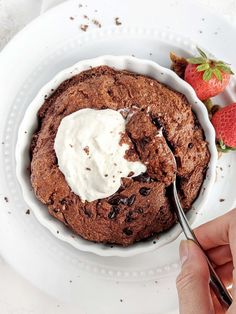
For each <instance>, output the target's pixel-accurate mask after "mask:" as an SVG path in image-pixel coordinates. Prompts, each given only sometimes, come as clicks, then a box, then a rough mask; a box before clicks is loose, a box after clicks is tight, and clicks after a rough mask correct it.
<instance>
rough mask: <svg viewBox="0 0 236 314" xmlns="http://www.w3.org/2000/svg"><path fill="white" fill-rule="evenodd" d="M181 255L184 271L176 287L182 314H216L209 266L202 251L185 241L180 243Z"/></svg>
mask: <svg viewBox="0 0 236 314" xmlns="http://www.w3.org/2000/svg"><path fill="white" fill-rule="evenodd" d="M179 253H180V260H181V264H182V269H181V272H180V274H179V276H178V277H177V280H176V286H177V290H178V296H179V312H180V314H211V313H214V307H213V303H212V299H211V293H210V286H209V280H210V275H209V270H208V265H207V262H206V259H205V256H204V255H203V253H202V251H201V249H200V248H199V247H198V246H197V245H196V244H195V243H194V242H193V241H191V240H187V241H186V240H184V241H181V243H180V248H179Z"/></svg>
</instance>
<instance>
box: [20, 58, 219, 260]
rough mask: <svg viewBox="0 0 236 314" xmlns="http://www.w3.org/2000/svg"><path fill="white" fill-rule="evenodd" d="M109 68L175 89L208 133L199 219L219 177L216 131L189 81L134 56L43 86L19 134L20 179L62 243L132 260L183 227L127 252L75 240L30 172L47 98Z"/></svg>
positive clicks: (92, 63) (79, 67) (196, 207)
mask: <svg viewBox="0 0 236 314" xmlns="http://www.w3.org/2000/svg"><path fill="white" fill-rule="evenodd" d="M101 65H107V66H110V67H113V68H115V69H118V70H124V69H125V70H127V71H131V72H135V73H138V74H142V75H147V76H148V77H152V78H153V79H156V80H157V81H158V82H161V83H163V84H165V85H167V86H169V87H170V88H171V89H174V90H176V91H178V92H180V93H182V94H184V95H185V96H186V98H187V100H188V102H189V103H190V104H191V106H192V110H193V112H194V113H195V114H196V115H197V117H198V120H199V122H200V124H201V126H202V128H203V130H204V133H205V136H206V141H207V143H208V148H209V151H210V155H211V157H210V161H209V164H208V169H207V172H206V177H205V180H204V182H203V185H202V187H201V190H200V192H199V196H198V198H197V200H196V201H195V202H194V203H193V206H192V209H191V210H190V211H189V212H188V213H187V217H188V220H189V222H190V224H192V223H193V222H194V221H195V220H196V219H197V217H196V214H195V213H196V211H197V212H198V213H201V209H202V208H203V206H204V204H205V203H206V202H207V200H208V199H209V197H210V193H211V190H212V186H213V184H214V182H215V176H216V162H217V157H218V154H217V150H216V146H215V131H214V128H213V126H212V124H211V123H210V120H209V118H208V113H207V110H206V107H205V106H204V104H203V103H202V102H201V101H200V100H199V99H198V98H197V97H196V94H195V92H194V90H193V89H192V87H191V86H190V85H189V84H187V83H186V82H185V81H183V80H181V79H180V78H179V77H178V76H177V75H176V74H175V73H174V72H173V71H170V70H169V69H167V68H164V67H162V66H160V65H158V64H157V63H155V62H153V61H151V60H144V59H138V58H136V57H132V56H109V55H106V56H100V57H97V58H94V59H86V60H82V61H79V62H77V63H76V64H74V65H72V66H71V67H70V68H66V69H64V70H62V71H61V72H59V73H58V74H57V75H56V76H55V77H54V78H53V79H52V80H51V81H50V82H48V83H47V84H46V85H45V86H43V87H42V88H41V89H40V91H39V92H38V94H37V96H36V97H35V98H34V100H33V101H32V102H31V104H29V106H28V108H27V110H26V113H25V115H24V117H23V118H22V122H21V124H20V127H19V133H18V138H17V144H16V152H15V157H16V177H17V179H18V181H19V183H20V185H21V188H22V192H23V197H24V200H25V202H26V203H27V204H28V206H30V208H31V209H32V211H33V212H34V214H35V216H36V217H37V219H38V220H39V221H40V222H41V224H42V225H43V226H45V227H46V228H48V230H50V231H51V232H52V234H54V235H55V236H56V237H57V238H58V239H61V240H63V241H65V242H67V243H69V244H71V245H72V246H74V247H75V248H77V249H80V250H81V251H84V252H90V253H95V254H98V255H100V256H119V257H128V256H134V255H136V254H140V253H145V252H149V251H153V250H155V249H158V248H160V247H162V246H164V245H166V244H168V243H170V242H171V241H174V240H175V239H176V238H177V237H178V236H179V235H180V233H181V228H180V226H179V225H175V226H173V227H172V228H171V229H170V230H168V231H167V232H162V233H160V234H158V236H157V237H152V238H150V239H147V240H146V241H140V242H138V243H135V244H133V245H131V246H129V247H126V248H123V247H121V246H118V245H104V244H98V243H94V242H92V241H87V240H85V239H83V238H81V237H79V236H74V235H72V233H71V230H70V229H69V228H66V227H65V226H64V225H63V224H62V223H61V222H58V221H57V220H56V219H53V220H52V219H51V216H50V215H49V213H48V211H47V207H46V206H44V205H43V204H42V203H41V202H39V201H38V200H37V198H36V197H35V195H34V193H33V191H32V185H31V182H30V176H29V172H28V171H27V169H28V167H29V165H30V156H29V150H30V143H31V140H32V136H33V134H34V132H35V131H36V129H37V128H38V120H37V113H38V110H39V109H40V107H41V106H42V105H43V103H44V101H45V95H47V97H48V96H50V95H51V94H52V91H53V90H56V89H57V88H58V86H60V84H62V82H64V81H65V80H68V79H69V78H71V77H73V76H74V75H77V74H79V73H81V72H82V71H85V70H88V69H90V68H91V67H96V66H101Z"/></svg>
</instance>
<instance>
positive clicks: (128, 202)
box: [126, 194, 136, 206]
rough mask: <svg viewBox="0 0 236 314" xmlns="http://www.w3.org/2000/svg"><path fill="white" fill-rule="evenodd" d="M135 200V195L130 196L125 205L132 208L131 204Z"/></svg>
mask: <svg viewBox="0 0 236 314" xmlns="http://www.w3.org/2000/svg"><path fill="white" fill-rule="evenodd" d="M135 199H136V196H135V194H133V195H131V196H130V197H129V198H127V201H126V204H127V205H128V206H132V205H133V203H134V201H135Z"/></svg>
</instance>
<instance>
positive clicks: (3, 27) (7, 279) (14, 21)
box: [0, 0, 236, 314]
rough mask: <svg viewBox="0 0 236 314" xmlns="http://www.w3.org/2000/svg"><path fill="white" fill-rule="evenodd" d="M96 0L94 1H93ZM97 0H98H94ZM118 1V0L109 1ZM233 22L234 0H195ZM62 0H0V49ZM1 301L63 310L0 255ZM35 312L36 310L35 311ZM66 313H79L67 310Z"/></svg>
mask: <svg viewBox="0 0 236 314" xmlns="http://www.w3.org/2000/svg"><path fill="white" fill-rule="evenodd" d="M94 1H95V0H94ZM96 1H99V0H96ZM111 1H120V0H111ZM186 1H188V0H186ZM196 1H200V2H202V3H203V4H204V5H206V6H210V7H211V8H212V10H214V11H215V12H217V13H218V14H220V15H224V16H226V17H227V18H228V19H230V20H231V22H232V23H235V24H236V1H235V0H224V1H222V0H196ZM61 2H63V0H0V50H1V49H2V48H3V47H4V45H5V44H6V43H7V42H8V41H9V40H10V39H11V38H12V37H13V36H14V34H15V33H17V32H18V31H19V30H20V29H22V28H23V27H24V26H25V25H26V24H27V23H29V22H30V21H31V20H32V19H34V18H35V17H36V16H38V15H40V14H42V13H43V12H45V11H46V10H48V9H50V8H51V7H53V6H55V5H57V4H58V3H61ZM0 278H1V279H0V292H1V293H0V304H1V309H0V313H1V314H31V313H32V312H31V311H29V310H28V308H34V309H37V314H54V313H57V314H60V313H65V311H64V309H63V305H61V304H60V305H59V304H58V303H57V301H56V300H53V299H52V298H51V297H50V298H49V297H48V296H47V295H45V294H44V293H42V292H40V291H38V289H36V288H34V287H33V286H32V285H31V284H29V283H28V282H27V281H26V280H25V279H23V278H22V277H20V276H19V275H18V274H17V273H16V272H15V271H14V270H12V269H11V268H10V267H9V266H8V265H7V264H6V263H5V262H4V260H3V259H1V257H0ZM34 313H36V312H34ZM66 313H67V314H73V313H77V314H80V313H81V312H80V311H79V309H76V310H75V309H71V310H70V309H69V311H68V306H67V309H66Z"/></svg>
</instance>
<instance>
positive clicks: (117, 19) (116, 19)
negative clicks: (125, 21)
mask: <svg viewBox="0 0 236 314" xmlns="http://www.w3.org/2000/svg"><path fill="white" fill-rule="evenodd" d="M115 24H116V25H117V26H120V25H122V23H121V21H120V18H119V17H115Z"/></svg>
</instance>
